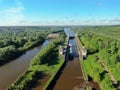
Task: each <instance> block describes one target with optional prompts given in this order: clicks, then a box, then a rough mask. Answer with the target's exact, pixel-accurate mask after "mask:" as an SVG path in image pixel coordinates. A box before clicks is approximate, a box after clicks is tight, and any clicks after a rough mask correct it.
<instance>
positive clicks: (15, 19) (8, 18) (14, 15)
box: [0, 1, 24, 26]
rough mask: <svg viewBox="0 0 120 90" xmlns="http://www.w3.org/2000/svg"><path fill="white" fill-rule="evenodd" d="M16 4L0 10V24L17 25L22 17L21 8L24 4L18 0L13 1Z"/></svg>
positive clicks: (22, 8)
mask: <svg viewBox="0 0 120 90" xmlns="http://www.w3.org/2000/svg"><path fill="white" fill-rule="evenodd" d="M15 4H16V5H17V6H13V7H9V6H8V7H7V8H5V9H3V10H2V11H0V16H1V17H0V25H1V26H8V25H17V24H18V23H19V21H20V20H23V19H24V15H23V10H24V6H23V5H22V3H21V2H20V1H17V2H16V3H15Z"/></svg>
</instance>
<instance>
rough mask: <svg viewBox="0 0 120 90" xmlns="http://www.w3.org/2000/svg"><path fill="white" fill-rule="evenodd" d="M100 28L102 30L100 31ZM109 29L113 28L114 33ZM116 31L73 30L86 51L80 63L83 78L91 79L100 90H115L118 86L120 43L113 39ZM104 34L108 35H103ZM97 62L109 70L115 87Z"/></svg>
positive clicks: (96, 29) (95, 28) (92, 28)
mask: <svg viewBox="0 0 120 90" xmlns="http://www.w3.org/2000/svg"><path fill="white" fill-rule="evenodd" d="M101 28H102V29H104V30H101ZM110 28H114V29H115V32H114V31H113V30H109V29H110ZM119 28H120V26H119ZM117 29H118V26H117V27H115V26H113V27H111V26H110V27H84V28H83V27H81V28H78V29H76V30H75V31H76V32H77V34H78V38H79V40H80V41H81V42H82V44H83V45H85V46H86V47H87V50H88V57H87V58H86V59H84V60H83V61H82V67H83V69H84V73H85V76H87V77H91V78H92V79H93V80H94V81H96V82H98V83H99V85H100V88H101V90H116V88H117V87H118V86H119V84H120V83H119V82H120V76H119V73H120V70H119V68H120V41H119V40H118V39H116V38H113V37H114V36H115V35H118V33H119V30H117ZM104 32H106V33H107V32H109V33H107V35H105V34H104ZM111 33H113V35H111ZM103 34H104V35H103ZM99 60H102V61H103V63H104V64H105V66H106V67H107V68H108V69H109V71H110V73H111V75H112V76H113V77H114V78H115V79H116V81H117V82H118V83H117V85H114V84H113V83H112V81H111V77H110V76H109V75H108V72H107V71H106V70H105V68H104V67H102V65H101V64H100V62H99ZM88 79H89V78H88Z"/></svg>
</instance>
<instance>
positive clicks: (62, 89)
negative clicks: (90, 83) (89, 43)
mask: <svg viewBox="0 0 120 90" xmlns="http://www.w3.org/2000/svg"><path fill="white" fill-rule="evenodd" d="M69 43H72V50H73V55H74V59H73V60H68V62H67V65H66V67H65V68H64V70H63V71H62V74H61V76H60V77H59V79H58V80H57V82H56V85H55V87H54V90H86V86H85V84H84V82H85V80H84V78H83V74H82V70H81V67H80V63H79V60H78V55H77V52H76V44H75V40H74V39H70V41H69Z"/></svg>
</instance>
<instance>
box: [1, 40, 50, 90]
mask: <svg viewBox="0 0 120 90" xmlns="http://www.w3.org/2000/svg"><path fill="white" fill-rule="evenodd" d="M48 43H49V41H48V40H46V41H45V42H44V43H43V44H42V45H40V46H38V47H35V48H32V49H30V50H28V51H26V52H25V53H24V54H23V55H21V56H20V57H18V58H17V59H15V60H13V61H11V62H9V63H7V64H5V65H3V66H1V67H0V90H5V89H7V88H8V86H9V85H10V84H11V83H13V82H14V81H15V80H16V79H17V78H18V77H19V76H20V75H21V74H22V73H23V72H25V70H27V69H28V68H29V63H30V60H31V59H32V58H33V57H34V56H35V55H36V54H37V53H38V52H39V51H40V50H41V49H43V48H44V47H45V46H46V45H47V44H48Z"/></svg>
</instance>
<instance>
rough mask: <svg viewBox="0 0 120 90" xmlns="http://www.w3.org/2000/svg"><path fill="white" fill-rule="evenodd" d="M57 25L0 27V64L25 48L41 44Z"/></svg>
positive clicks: (56, 29)
mask: <svg viewBox="0 0 120 90" xmlns="http://www.w3.org/2000/svg"><path fill="white" fill-rule="evenodd" d="M61 29H62V27H61V28H58V27H39V26H38V27H37V26H36V27H32V26H21V27H20V26H16V27H15V26H9V27H0V65H3V64H5V63H7V62H9V61H11V60H13V59H14V58H17V57H18V56H20V55H21V54H22V53H24V52H25V51H26V50H28V49H30V48H33V47H35V46H37V45H40V44H42V43H43V42H44V41H45V39H46V38H47V35H48V34H49V33H51V32H57V31H58V30H61Z"/></svg>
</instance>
